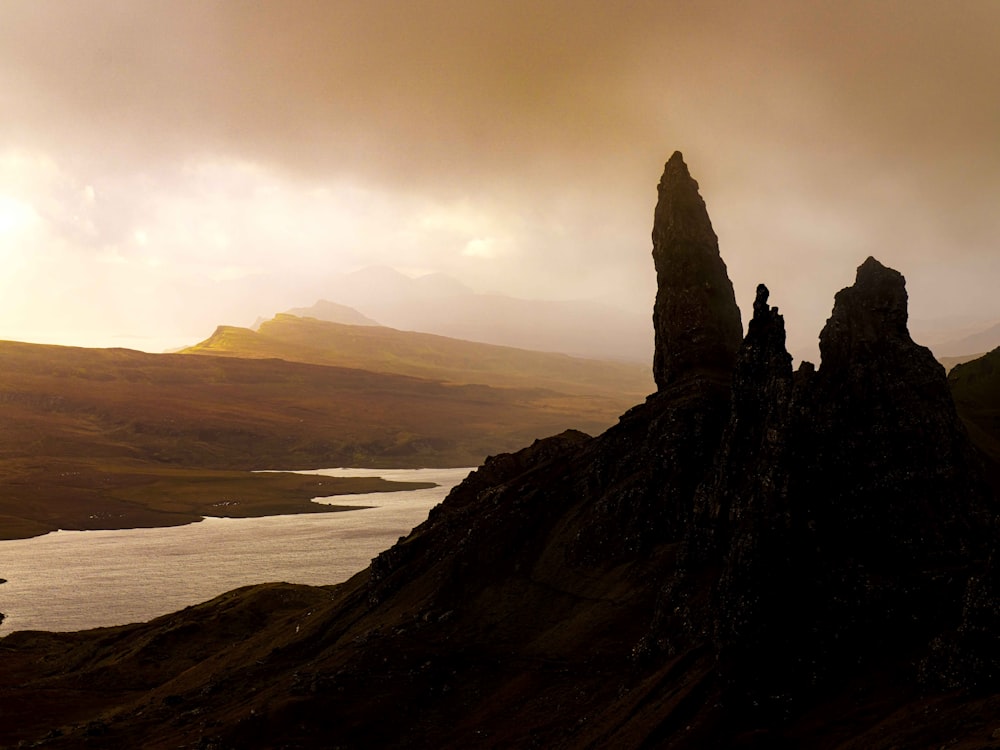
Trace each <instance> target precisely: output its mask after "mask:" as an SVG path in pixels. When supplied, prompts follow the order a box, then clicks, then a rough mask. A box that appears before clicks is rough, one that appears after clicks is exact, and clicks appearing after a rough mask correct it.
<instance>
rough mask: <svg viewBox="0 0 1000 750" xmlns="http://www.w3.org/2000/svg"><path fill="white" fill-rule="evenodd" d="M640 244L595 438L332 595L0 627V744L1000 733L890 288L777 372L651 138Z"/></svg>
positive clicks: (564, 439)
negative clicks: (133, 617) (636, 317)
mask: <svg viewBox="0 0 1000 750" xmlns="http://www.w3.org/2000/svg"><path fill="white" fill-rule="evenodd" d="M653 244H654V250H653V253H654V260H655V263H656V268H657V276H658V282H659V292H658V295H657V300H656V305H655V312H654V322H655V326H656V341H657V355H656V359H655V360H654V375H655V377H656V382H657V386H658V390H657V392H656V393H655V394H654V395H652V396H650V397H649V398H648V399H647V400H646V401H645V402H644V403H643V404H641V405H639V406H637V407H635V408H633V409H631V410H630V411H629V412H627V413H626V414H624V415H623V416H622V418H621V419H620V421H619V423H618V424H617V425H616V426H614V427H612V428H611V429H609V430H608V431H606V432H605V433H603V434H602V435H600V436H599V437H596V438H590V437H588V436H586V435H584V434H581V433H578V432H565V433H562V434H560V435H557V436H555V437H552V438H548V439H546V440H540V441H537V442H535V443H533V444H532V445H531V446H530V447H528V448H525V449H523V450H521V451H518V452H516V453H513V454H504V455H499V456H496V457H494V458H491V459H489V460H488V461H487V462H486V463H485V464H484V465H483V466H482V467H480V468H479V469H478V470H477V471H476V472H474V473H473V474H472V475H470V477H469V478H468V479H467V480H466V481H465V482H463V483H462V484H461V485H460V486H459V487H457V488H456V489H455V490H454V491H453V492H452V493H451V494H450V495H449V497H448V498H447V499H446V500H445V502H444V503H443V504H442V505H441V506H439V507H438V508H436V509H434V510H433V511H432V512H431V514H430V517H429V518H428V520H427V521H426V522H425V523H424V524H422V525H421V526H419V527H418V528H417V529H415V530H414V531H413V533H411V534H410V535H409V536H408V537H407V538H405V539H403V540H401V541H400V542H399V543H398V544H396V545H395V546H394V547H392V548H391V549H389V550H387V551H385V552H383V553H382V554H381V555H379V556H378V557H377V558H376V559H375V560H373V562H372V565H371V566H370V568H369V569H368V570H366V571H364V572H362V573H360V574H358V575H357V576H355V577H354V578H352V579H351V580H350V581H348V582H346V583H344V584H342V585H340V586H334V587H329V588H306V587H293V586H287V585H281V584H274V585H270V586H262V587H254V588H250V589H246V590H241V591H236V592H232V593H230V594H227V595H225V596H223V597H220V598H219V599H216V600H214V601H212V602H208V603H206V604H204V605H201V606H199V607H195V608H190V609H187V610H185V611H183V612H180V613H177V614H175V615H170V616H168V617H164V618H160V619H159V620H154V621H152V622H151V623H148V624H144V625H137V626H132V627H127V628H115V629H109V630H103V631H94V632H89V633H78V634H40V633H21V634H13V635H11V636H9V637H8V638H6V639H5V640H4V641H3V642H2V644H0V675H2V677H0V705H2V706H4V714H3V721H2V722H0V724H2V726H0V738H2V739H0V741H2V742H4V743H6V744H16V742H18V741H22V740H23V741H25V742H39V743H40V744H39V746H41V747H53V748H58V747H100V748H127V747H137V746H143V747H163V748H167V747H170V748H177V747H188V748H253V747H274V748H320V747H322V748H333V747H340V748H370V747H413V748H425V747H434V748H469V747H477V748H478V747H492V748H509V747H520V748H610V747H613V748H660V747H662V748H692V749H693V748H727V747H730V748H735V747H740V748H790V747H796V748H798V747H801V748H832V747H845V748H847V747H850V748H885V749H888V748H892V747H895V748H925V747H932V748H940V747H949V748H952V747H954V748H966V749H971V748H986V747H993V746H996V745H1000V739H998V738H1000V732H998V730H1000V673H998V669H1000V657H998V656H997V654H1000V650H998V649H997V648H996V645H997V644H996V635H995V633H996V632H997V628H998V626H1000V611H998V574H997V570H996V567H995V563H994V561H995V559H996V558H995V557H993V558H991V557H990V555H991V552H992V551H993V550H994V548H995V542H996V500H995V497H994V495H993V493H992V491H991V489H990V487H989V485H988V484H987V482H986V480H985V479H984V478H983V474H982V471H981V456H980V454H978V453H977V452H976V450H975V449H974V448H973V446H972V445H971V444H970V442H969V439H968V435H967V432H966V430H965V428H964V427H963V425H962V423H961V421H960V419H959V417H958V415H957V413H956V410H955V406H954V404H953V402H952V399H951V396H950V393H949V390H948V385H947V382H946V380H945V376H944V370H943V368H942V367H941V366H940V365H939V364H938V363H936V362H935V361H934V359H933V356H932V355H931V353H930V352H929V351H928V350H927V349H925V348H923V347H921V346H918V345H917V344H915V343H914V342H913V341H912V340H911V339H910V336H909V333H908V331H907V325H906V319H907V311H906V310H907V308H906V291H905V286H904V281H903V277H902V276H901V275H900V274H899V273H897V272H896V271H894V270H892V269H888V268H886V267H884V266H882V265H881V264H880V263H878V261H876V260H874V259H872V258H869V259H868V260H866V261H865V262H864V263H863V264H862V265H861V266H860V268H859V269H858V273H857V279H856V282H855V284H854V285H853V286H852V287H849V288H847V289H844V290H843V291H841V292H840V293H839V294H838V295H837V297H836V301H835V304H834V309H833V313H832V315H831V317H830V319H829V321H828V322H827V325H826V327H825V328H824V330H823V333H822V335H821V337H820V350H821V354H822V365H821V366H820V367H819V368H818V369H817V368H814V367H812V366H811V365H808V364H803V366H802V367H800V368H799V370H798V371H797V372H793V371H792V368H791V359H790V357H789V355H788V354H787V352H786V351H785V346H784V324H783V321H782V318H781V316H780V315H779V314H778V311H777V309H776V308H774V307H770V306H769V304H768V302H769V299H768V298H769V294H768V290H767V289H766V288H765V287H763V286H761V287H760V288H759V289H758V293H757V300H756V302H755V304H754V314H753V319H752V320H751V321H750V323H749V329H748V332H747V334H746V337H745V338H744V337H742V335H741V331H740V319H739V312H738V309H737V308H736V305H735V301H734V299H733V293H732V286H731V284H730V283H729V280H728V278H727V276H726V271H725V265H724V264H723V263H722V261H721V258H720V257H719V253H718V247H717V242H716V238H715V234H714V232H713V231H712V227H711V224H710V222H709V219H708V215H707V213H706V211H705V206H704V203H703V202H702V200H701V198H700V196H699V195H698V192H697V183H695V182H694V180H692V179H691V177H690V176H689V175H688V172H687V168H686V166H685V165H684V163H683V161H682V160H681V157H680V155H679V154H675V155H674V156H673V157H672V158H671V160H670V161H669V162H668V163H667V167H666V170H665V172H664V175H663V179H662V181H661V183H660V192H659V203H658V205H657V210H656V218H655V224H654V231H653ZM959 372H960V371H959Z"/></svg>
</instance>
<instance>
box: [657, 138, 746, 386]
mask: <svg viewBox="0 0 1000 750" xmlns="http://www.w3.org/2000/svg"><path fill="white" fill-rule="evenodd" d="M658 192H659V200H658V201H657V204H656V212H655V214H654V219H653V263H654V264H655V266H656V281H657V292H656V305H655V307H654V308H653V328H654V332H655V342H656V350H655V353H654V355H653V377H654V378H655V379H656V386H657V388H658V389H659V390H663V389H664V388H666V387H667V386H669V385H670V384H672V383H674V382H676V381H678V380H679V379H681V378H682V377H684V376H685V375H688V374H693V373H696V372H704V373H712V372H716V373H721V374H723V375H726V376H728V375H729V374H730V373H731V372H732V369H733V366H734V364H735V362H736V353H737V351H738V350H739V348H740V342H741V341H742V339H743V325H742V322H741V321H740V309H739V307H737V305H736V297H735V295H734V294H733V285H732V282H730V280H729V276H728V275H727V273H726V264H725V263H724V262H723V261H722V257H721V256H720V255H719V240H718V238H717V237H716V236H715V231H714V230H713V229H712V222H711V221H710V220H709V218H708V211H707V210H706V208H705V202H704V201H703V200H702V198H701V195H700V194H699V193H698V183H697V182H695V181H694V179H692V177H691V175H690V173H689V172H688V168H687V165H686V164H685V163H684V158H683V157H682V156H681V153H680V152H679V151H676V152H674V155H673V156H671V157H670V160H669V161H668V162H667V164H666V167H665V168H664V170H663V177H661V178H660V184H659V186H658Z"/></svg>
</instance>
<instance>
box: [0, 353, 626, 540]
mask: <svg viewBox="0 0 1000 750" xmlns="http://www.w3.org/2000/svg"><path fill="white" fill-rule="evenodd" d="M628 403H630V400H628V399H625V398H622V397H616V398H615V397H611V396H608V395H601V394H596V395H595V394H590V395H581V394H567V393H558V392H555V391H551V390H544V389H541V388H537V387H536V388H491V387H488V386H484V385H457V384H450V383H443V382H437V381H430V380H424V379H418V378H413V377H406V376H401V375H393V374H386V373H374V372H366V371H363V370H358V369H349V368H344V367H326V366H319V365H314V364H302V363H297V362H284V361H281V360H277V359H260V360H247V359H237V358H222V357H209V356H191V355H182V354H144V353H141V352H135V351H130V350H126V349H80V348H74V347H59V346H40V345H36V344H19V343H14V342H0V427H2V429H0V538H16V537H22V536H32V535H37V534H43V533H46V532H48V531H52V530H54V529H57V528H64V529H88V528H130V527H136V526H162V525H175V524H180V523H190V522H191V521H195V520H198V519H199V518H201V517H202V516H203V515H206V514H208V515H219V514H226V515H267V514H274V513H279V512H284V513H292V512H294V513H300V512H328V511H329V508H324V507H323V506H319V505H316V504H315V503H311V502H310V501H309V500H310V498H311V497H315V496H317V495H332V494H338V493H336V492H328V491H327V490H329V489H330V486H329V485H330V484H331V482H329V481H326V482H325V484H324V487H323V488H322V489H317V487H316V480H315V478H312V479H310V478H303V477H301V476H297V475H261V474H251V473H250V471H251V470H254V469H313V468H321V467H329V466H396V467H410V466H474V465H476V464H478V463H479V462H481V461H482V460H483V458H485V457H486V456H487V455H489V454H490V453H496V452H497V451H503V450H512V449H514V448H517V447H519V446H521V445H524V444H525V443H526V442H529V441H530V440H531V439H532V438H533V437H534V436H536V435H539V434H547V433H549V432H553V431H558V430H562V429H565V428H567V427H576V428H578V429H582V430H595V431H597V430H602V429H604V428H605V427H607V426H608V425H609V424H613V423H614V420H615V417H616V416H617V414H619V413H620V412H621V408H622V404H628ZM340 484H343V485H344V487H343V491H344V492H352V491H356V492H360V491H365V490H366V489H368V488H377V484H373V483H371V482H369V483H367V484H366V485H365V486H360V485H358V484H357V483H353V484H350V485H348V484H346V483H344V482H340ZM234 498H235V499H238V500H239V502H238V503H233V502H232V501H233V499H234Z"/></svg>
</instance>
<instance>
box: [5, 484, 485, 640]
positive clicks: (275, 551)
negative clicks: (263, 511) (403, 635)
mask: <svg viewBox="0 0 1000 750" xmlns="http://www.w3.org/2000/svg"><path fill="white" fill-rule="evenodd" d="M470 471H471V469H467V468H466V469H319V470H315V471H307V472H300V473H303V474H322V475H325V476H351V477H360V476H379V477H384V478H385V479H390V480H396V481H420V482H435V483H437V484H438V485H439V486H437V487H433V488H430V489H424V490H413V491H408V492H384V493H372V494H364V495H338V496H336V497H332V498H329V499H328V500H327V499H323V498H318V499H317V502H329V503H332V504H336V505H358V506H375V507H370V508H363V509H359V510H352V511H344V512H341V513H319V514H309V515H288V516H269V517H266V518H206V519H205V520H204V521H201V522H200V523H195V524H189V525H187V526H176V527H170V528H159V529H125V530H120V531H57V532H54V533H51V534H46V535H45V536H41V537H36V538H34V539H19V540H14V541H0V578H6V579H7V583H5V584H2V585H0V612H3V613H4V614H6V615H7V619H6V620H4V622H3V624H2V625H0V636H3V635H6V634H8V633H11V632H13V631H15V630H84V629H87V628H94V627H103V626H108V625H123V624H125V623H129V622H141V621H145V620H149V619H151V618H153V617H157V616H159V615H163V614H167V613H168V612H173V611H176V610H178V609H182V608H184V607H186V606H188V605H191V604H197V603H199V602H203V601H206V600H208V599H211V598H212V597H214V596H217V595H219V594H222V593H224V592H226V591H230V590H232V589H234V588H238V587H240V586H245V585H247V584H252V583H266V582H269V581H286V582H289V583H304V584H309V585H313V586H322V585H327V584H332V583H339V582H341V581H344V580H346V579H347V578H350V577H351V576H352V575H354V574H355V573H357V572H358V571H360V570H363V569H364V568H365V567H367V566H368V563H369V562H370V560H371V558H373V557H374V556H375V555H377V554H378V553H379V552H381V551H382V550H384V549H386V548H387V547H390V546H392V545H393V544H395V542H396V540H397V539H398V538H399V537H401V536H405V535H406V534H408V533H409V532H410V530H411V529H412V528H413V527H414V526H416V525H418V524H420V523H421V522H422V521H424V519H426V518H427V512H428V511H429V510H430V509H431V508H432V507H434V506H435V505H437V504H438V503H439V502H441V500H443V499H444V497H445V495H447V494H448V492H449V491H450V490H451V488H452V487H454V486H455V485H456V484H458V483H459V482H461V481H462V480H463V479H464V478H465V477H466V475H468V473H469V472H470Z"/></svg>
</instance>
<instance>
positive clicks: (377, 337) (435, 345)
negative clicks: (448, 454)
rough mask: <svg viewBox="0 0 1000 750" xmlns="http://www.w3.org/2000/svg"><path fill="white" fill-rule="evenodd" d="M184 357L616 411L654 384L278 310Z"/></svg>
mask: <svg viewBox="0 0 1000 750" xmlns="http://www.w3.org/2000/svg"><path fill="white" fill-rule="evenodd" d="M183 351H184V353H187V354H213V355H217V356H239V357H255V358H266V357H279V358H282V359H286V360H289V361H298V362H309V363H313V364H324V365H335V366H340V367H355V368H358V369H364V370H369V371H373V372H387V373H393V374H399V375H410V376H414V377H421V378H428V379H432V380H443V381H448V382H454V383H465V384H471V383H481V384H484V385H490V386H494V387H520V388H550V389H553V390H556V391H561V392H564V393H575V394H582V393H593V394H600V395H603V396H605V397H607V398H612V399H614V401H615V402H616V403H618V404H619V406H620V408H621V410H624V409H626V408H628V407H629V406H630V405H631V404H633V403H635V402H636V401H638V400H641V399H642V398H643V397H645V395H646V394H647V393H649V391H650V390H652V388H653V383H652V380H651V378H650V377H649V371H648V368H646V367H645V366H642V365H638V364H636V365H632V364H628V363H624V362H614V361H606V360H604V361H602V360H589V359H583V358H579V357H571V356H570V355H566V354H558V353H551V352H536V351H530V350H525V349H517V348H514V347H505V346H499V345H495V344H483V343H479V342H470V341H463V340H460V339H454V338H450V337H446V336H439V335H437V334H431V333H421V332H414V331H399V330H396V329H394V328H389V327H386V326H353V325H344V324H340V323H335V322H331V321H322V320H317V319H312V318H303V317H299V316H295V315H292V314H290V313H282V314H279V315H277V316H275V317H274V318H272V319H271V320H269V321H265V322H263V323H262V324H261V325H260V327H259V328H258V329H257V330H256V331H251V330H250V329H244V328H237V327H232V326H220V327H219V328H218V329H216V331H215V333H214V334H213V335H212V336H211V337H209V338H208V339H206V340H205V341H203V342H201V343H199V344H196V345H194V346H192V347H188V348H187V349H185V350H183Z"/></svg>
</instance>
